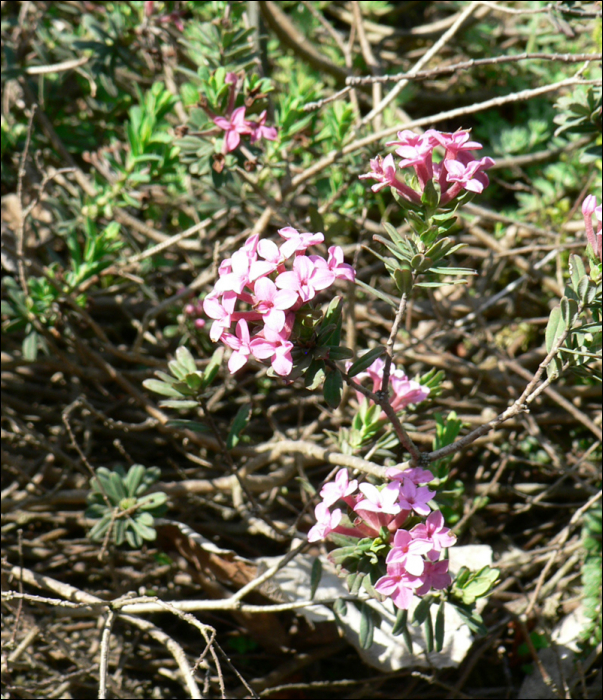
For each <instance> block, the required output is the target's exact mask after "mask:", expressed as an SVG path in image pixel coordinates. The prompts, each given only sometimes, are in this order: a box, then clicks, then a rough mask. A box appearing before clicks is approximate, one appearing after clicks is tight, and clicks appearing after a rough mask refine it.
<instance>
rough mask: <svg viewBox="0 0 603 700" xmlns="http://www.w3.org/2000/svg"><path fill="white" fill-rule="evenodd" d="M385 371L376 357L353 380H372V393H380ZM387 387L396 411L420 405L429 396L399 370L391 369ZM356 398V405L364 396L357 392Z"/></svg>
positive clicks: (379, 358) (425, 390)
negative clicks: (411, 405) (391, 393)
mask: <svg viewBox="0 0 603 700" xmlns="http://www.w3.org/2000/svg"><path fill="white" fill-rule="evenodd" d="M351 364H352V363H351V362H348V363H347V365H346V366H347V368H349V367H350V366H351ZM384 369H385V361H384V360H383V359H382V358H381V357H378V358H377V359H376V360H375V361H374V362H373V364H372V365H371V366H370V367H369V368H368V369H366V370H365V371H364V372H360V373H359V374H357V375H356V377H355V379H356V380H357V381H359V382H362V380H363V379H367V378H368V379H372V381H373V388H372V391H373V393H374V394H376V393H377V392H378V391H381V387H382V385H383V370H384ZM389 386H390V387H391V388H392V390H393V396H392V398H391V400H390V403H391V406H392V408H393V409H394V411H396V413H397V412H398V411H401V410H402V409H403V408H406V407H407V406H408V404H411V403H414V404H416V403H421V401H425V399H426V398H427V397H428V396H429V391H430V390H429V387H426V386H423V385H422V384H419V383H418V382H415V381H413V380H411V379H409V378H408V377H407V376H406V375H405V374H404V372H403V371H402V370H401V369H393V370H392V371H391V372H390V377H389ZM356 398H357V400H358V403H361V402H362V400H363V399H364V396H363V395H362V394H361V393H360V392H359V391H357V392H356ZM371 403H372V401H371ZM385 417H386V416H385V413H381V416H380V418H382V419H384V418H385Z"/></svg>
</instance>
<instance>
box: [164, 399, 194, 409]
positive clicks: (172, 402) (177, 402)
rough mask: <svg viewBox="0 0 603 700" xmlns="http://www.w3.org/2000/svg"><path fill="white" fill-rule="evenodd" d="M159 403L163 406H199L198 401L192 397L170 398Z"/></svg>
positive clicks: (182, 407)
mask: <svg viewBox="0 0 603 700" xmlns="http://www.w3.org/2000/svg"><path fill="white" fill-rule="evenodd" d="M159 405H160V406H161V408H180V409H185V408H186V409H189V408H197V407H198V406H199V404H198V402H197V401H193V400H192V399H168V400H167V401H160V402H159Z"/></svg>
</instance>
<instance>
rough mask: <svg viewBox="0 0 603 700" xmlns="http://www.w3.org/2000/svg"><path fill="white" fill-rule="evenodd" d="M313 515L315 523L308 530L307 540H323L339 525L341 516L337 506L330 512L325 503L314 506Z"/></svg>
mask: <svg viewBox="0 0 603 700" xmlns="http://www.w3.org/2000/svg"><path fill="white" fill-rule="evenodd" d="M314 515H315V516H316V525H314V527H312V528H311V529H310V531H309V532H308V542H318V540H324V539H325V537H326V536H327V535H328V534H329V533H330V532H332V531H333V530H334V529H335V528H336V527H337V526H338V525H339V523H340V522H341V518H342V517H343V516H342V514H341V510H340V509H339V508H336V509H335V510H334V511H333V512H332V513H330V512H329V507H328V506H327V505H326V504H325V503H319V504H318V505H317V506H316V508H315V509H314Z"/></svg>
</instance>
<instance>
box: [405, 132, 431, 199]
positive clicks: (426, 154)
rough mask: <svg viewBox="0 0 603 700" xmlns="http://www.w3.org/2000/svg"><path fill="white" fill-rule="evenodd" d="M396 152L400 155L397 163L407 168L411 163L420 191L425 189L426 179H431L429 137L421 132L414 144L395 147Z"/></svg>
mask: <svg viewBox="0 0 603 700" xmlns="http://www.w3.org/2000/svg"><path fill="white" fill-rule="evenodd" d="M396 153H397V154H398V155H399V156H402V160H401V161H400V163H399V164H398V165H399V166H400V167H401V168H407V167H408V166H410V165H412V166H413V167H414V169H415V172H416V174H417V177H418V178H419V184H420V185H421V191H423V190H424V189H425V185H426V183H427V181H428V180H431V179H433V162H432V154H433V143H432V141H431V138H430V137H429V136H428V135H426V134H423V136H420V137H419V138H418V139H416V141H415V143H414V144H410V143H408V144H406V145H403V146H400V148H396Z"/></svg>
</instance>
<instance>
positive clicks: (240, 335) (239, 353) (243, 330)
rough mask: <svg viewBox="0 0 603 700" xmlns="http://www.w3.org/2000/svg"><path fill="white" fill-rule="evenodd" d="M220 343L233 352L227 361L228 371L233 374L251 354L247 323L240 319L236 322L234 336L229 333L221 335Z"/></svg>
mask: <svg viewBox="0 0 603 700" xmlns="http://www.w3.org/2000/svg"><path fill="white" fill-rule="evenodd" d="M222 342H223V343H224V344H225V345H228V347H229V348H232V349H233V350H234V352H233V353H232V355H231V356H230V360H228V370H229V371H230V373H231V374H234V373H235V372H236V371H237V370H239V369H241V367H243V365H245V364H246V363H247V358H248V357H249V355H251V354H252V348H251V346H250V344H249V328H248V326H247V321H245V319H241V320H240V321H238V322H237V326H236V336H234V335H231V334H230V333H224V334H223V335H222Z"/></svg>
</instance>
